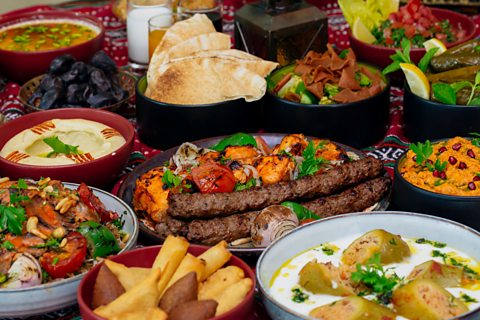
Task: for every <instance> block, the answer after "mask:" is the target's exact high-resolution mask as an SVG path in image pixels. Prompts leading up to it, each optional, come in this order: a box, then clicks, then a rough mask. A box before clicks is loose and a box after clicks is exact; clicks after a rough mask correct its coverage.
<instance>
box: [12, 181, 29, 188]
mask: <svg viewBox="0 0 480 320" xmlns="http://www.w3.org/2000/svg"><path fill="white" fill-rule="evenodd" d="M12 188H15V189H19V190H26V189H28V185H27V182H26V181H25V180H24V179H22V178H20V179H18V181H17V184H16V185H13V186H12Z"/></svg>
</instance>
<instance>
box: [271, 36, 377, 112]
mask: <svg viewBox="0 0 480 320" xmlns="http://www.w3.org/2000/svg"><path fill="white" fill-rule="evenodd" d="M327 47H328V49H327V51H326V52H324V53H322V54H321V53H317V52H314V51H310V52H308V53H307V55H306V56H305V58H304V59H302V60H297V62H296V63H295V64H294V65H291V66H287V67H284V68H282V69H280V70H278V71H277V72H275V73H273V74H272V75H271V76H270V77H269V79H268V90H269V91H270V92H271V93H272V94H274V95H277V96H278V97H280V98H282V99H286V100H289V101H293V102H299V103H303V104H320V105H322V104H339V103H350V102H355V101H359V100H363V99H367V98H369V97H371V96H374V95H376V94H379V93H380V92H382V90H383V89H384V88H385V87H386V81H385V78H384V77H383V76H382V75H381V73H380V72H379V70H376V69H375V68H373V67H370V66H367V65H363V64H361V63H358V62H357V59H356V57H355V54H354V53H353V51H352V50H351V49H346V50H343V51H342V52H340V53H339V54H337V52H336V51H335V50H334V48H333V47H332V46H331V45H330V44H328V45H327Z"/></svg>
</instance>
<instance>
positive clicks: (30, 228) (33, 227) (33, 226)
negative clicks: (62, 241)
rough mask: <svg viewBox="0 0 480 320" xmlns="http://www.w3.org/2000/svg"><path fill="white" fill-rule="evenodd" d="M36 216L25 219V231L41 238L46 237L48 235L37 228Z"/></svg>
mask: <svg viewBox="0 0 480 320" xmlns="http://www.w3.org/2000/svg"><path fill="white" fill-rule="evenodd" d="M37 227H38V218H37V217H30V218H28V221H27V232H29V233H31V234H33V235H35V236H37V237H39V238H42V239H47V238H48V237H47V236H46V235H44V234H43V233H42V232H40V230H38V228H37Z"/></svg>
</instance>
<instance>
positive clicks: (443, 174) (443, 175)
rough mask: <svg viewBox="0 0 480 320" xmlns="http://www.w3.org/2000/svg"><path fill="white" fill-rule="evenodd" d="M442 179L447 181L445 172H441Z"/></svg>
mask: <svg viewBox="0 0 480 320" xmlns="http://www.w3.org/2000/svg"><path fill="white" fill-rule="evenodd" d="M440 178H441V179H443V180H445V179H447V174H446V173H445V171H442V172H440Z"/></svg>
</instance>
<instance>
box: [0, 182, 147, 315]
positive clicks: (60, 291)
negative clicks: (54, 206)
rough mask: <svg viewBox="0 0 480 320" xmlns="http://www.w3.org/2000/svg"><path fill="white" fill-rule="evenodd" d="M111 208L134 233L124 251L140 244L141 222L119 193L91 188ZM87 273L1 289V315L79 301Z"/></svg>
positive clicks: (46, 309)
mask: <svg viewBox="0 0 480 320" xmlns="http://www.w3.org/2000/svg"><path fill="white" fill-rule="evenodd" d="M64 185H65V186H66V187H67V188H70V189H76V188H77V187H78V184H76V183H64ZM90 188H91V189H92V190H93V193H94V194H95V195H96V196H97V197H99V198H100V200H101V201H102V202H103V203H104V204H105V207H106V208H107V209H108V210H112V211H115V212H117V213H118V214H119V215H120V216H122V217H123V220H124V221H125V224H124V226H123V230H124V231H125V232H127V233H129V234H130V238H129V239H128V241H127V243H126V245H125V248H123V249H122V250H121V251H120V252H124V251H127V250H130V249H133V248H134V247H135V245H136V243H137V237H138V222H137V218H136V216H135V213H134V212H133V210H132V209H131V208H130V207H129V206H128V205H127V204H126V203H125V202H123V201H122V200H121V199H119V198H117V197H116V196H114V195H112V194H110V193H108V192H106V191H103V190H101V189H97V188H94V187H90ZM85 274H86V272H85V273H83V274H79V275H76V276H74V277H72V278H68V279H64V280H59V281H55V282H51V283H48V284H44V285H41V286H35V287H32V288H24V289H0V318H4V317H28V316H32V315H36V314H43V313H46V312H50V311H54V310H58V309H61V308H64V307H67V306H71V305H73V304H75V303H76V302H77V287H78V285H79V283H80V280H82V278H83V276H84V275H85Z"/></svg>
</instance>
